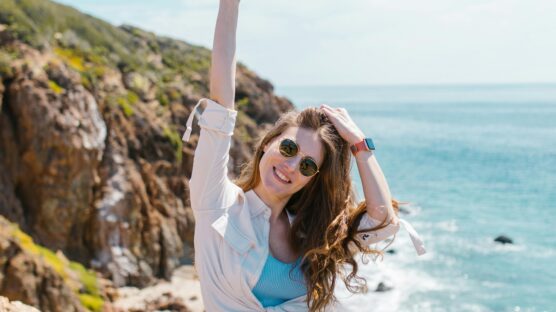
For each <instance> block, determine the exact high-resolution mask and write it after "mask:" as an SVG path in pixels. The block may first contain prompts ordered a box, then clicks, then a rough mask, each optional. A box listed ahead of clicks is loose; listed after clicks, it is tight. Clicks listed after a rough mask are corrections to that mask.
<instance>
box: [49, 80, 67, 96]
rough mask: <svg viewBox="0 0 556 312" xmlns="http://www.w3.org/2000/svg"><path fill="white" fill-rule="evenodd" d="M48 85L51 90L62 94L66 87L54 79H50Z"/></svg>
mask: <svg viewBox="0 0 556 312" xmlns="http://www.w3.org/2000/svg"><path fill="white" fill-rule="evenodd" d="M48 86H49V87H50V90H52V91H54V93H56V94H62V93H63V92H64V88H62V87H60V86H59V85H58V84H57V83H56V81H54V80H48Z"/></svg>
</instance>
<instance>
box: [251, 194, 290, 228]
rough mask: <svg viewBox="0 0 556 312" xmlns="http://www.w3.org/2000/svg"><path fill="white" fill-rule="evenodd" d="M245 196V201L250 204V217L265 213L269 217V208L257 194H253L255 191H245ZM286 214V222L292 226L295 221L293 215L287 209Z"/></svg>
mask: <svg viewBox="0 0 556 312" xmlns="http://www.w3.org/2000/svg"><path fill="white" fill-rule="evenodd" d="M245 196H246V197H247V199H248V200H249V203H250V206H251V207H250V210H251V216H252V217H256V216H258V215H259V214H261V213H265V212H266V213H267V214H268V215H269V216H270V212H271V209H270V207H268V206H267V205H266V204H265V203H264V202H263V201H262V199H261V198H260V197H259V195H257V193H255V190H253V189H251V190H249V191H247V192H246V193H245ZM286 214H287V215H288V221H290V226H291V225H292V224H293V220H294V219H295V215H294V214H291V213H290V212H289V211H288V210H287V209H286Z"/></svg>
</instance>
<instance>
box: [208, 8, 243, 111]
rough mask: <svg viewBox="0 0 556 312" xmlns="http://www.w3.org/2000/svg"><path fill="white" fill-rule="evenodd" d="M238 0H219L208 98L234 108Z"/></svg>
mask: <svg viewBox="0 0 556 312" xmlns="http://www.w3.org/2000/svg"><path fill="white" fill-rule="evenodd" d="M238 11H239V0H220V7H219V9H218V18H217V20H216V29H215V30H214V42H213V46H212V65H211V68H210V98H211V99H212V100H214V101H216V102H218V103H220V104H221V105H223V106H224V107H226V108H229V109H234V98H235V86H236V84H235V77H236V30H237V19H238Z"/></svg>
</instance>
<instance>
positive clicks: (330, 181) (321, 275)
mask: <svg viewBox="0 0 556 312" xmlns="http://www.w3.org/2000/svg"><path fill="white" fill-rule="evenodd" d="M289 127H301V128H305V129H311V130H314V131H316V132H317V133H318V134H319V137H320V139H321V142H322V144H323V147H324V151H325V152H324V161H323V163H322V165H321V167H320V168H319V170H320V171H319V173H318V174H317V175H315V176H314V177H313V178H312V179H311V180H310V181H309V182H308V184H307V185H305V187H303V189H301V190H299V191H298V192H296V193H295V194H293V195H292V196H291V198H290V199H289V201H288V203H287V204H286V206H285V209H287V210H288V211H289V212H290V213H292V214H295V215H296V218H295V221H294V222H293V224H292V227H291V231H290V233H289V243H290V245H291V246H292V248H293V250H294V251H295V252H296V253H297V254H298V255H302V256H303V258H302V261H301V270H302V272H303V275H304V277H305V280H306V283H307V307H308V308H309V311H311V312H313V311H323V310H324V309H325V307H326V306H328V305H329V304H334V303H336V302H337V299H336V297H335V296H334V288H335V285H336V278H337V277H338V275H339V273H341V274H340V276H341V278H342V280H343V282H344V283H345V285H346V288H347V289H348V290H349V291H350V292H352V293H360V292H366V291H367V286H366V280H365V279H364V278H362V277H359V276H357V270H358V265H357V262H356V261H355V255H356V254H357V253H358V252H361V253H362V256H368V255H371V254H374V255H376V256H381V257H382V256H383V252H382V251H379V250H376V249H371V248H369V247H368V246H366V245H363V244H361V243H360V242H359V241H358V240H357V239H356V238H355V236H356V235H357V234H359V233H361V232H363V231H369V230H378V229H381V228H384V227H386V226H387V225H388V224H387V222H386V221H387V220H384V221H383V222H382V223H381V224H379V225H378V226H376V227H374V228H371V229H362V230H358V226H359V223H360V221H361V218H362V217H363V215H364V214H365V213H366V211H367V210H366V204H365V201H363V202H361V203H359V204H358V203H356V199H355V192H354V189H353V186H352V181H351V177H350V168H351V152H350V149H349V146H348V143H347V142H346V141H345V140H343V139H342V137H341V136H340V135H339V133H338V132H337V131H336V128H335V127H334V126H333V124H332V123H331V122H330V121H329V120H328V118H327V117H326V115H325V114H324V113H323V112H322V111H321V110H320V109H317V108H312V107H311V108H307V109H305V110H303V111H301V112H296V111H291V112H288V113H286V114H284V115H282V117H281V118H280V119H279V120H278V121H277V122H276V124H275V125H274V127H272V128H271V129H270V130H269V131H268V132H267V133H266V135H264V137H263V138H262V139H261V140H260V142H259V144H258V145H257V146H258V147H257V150H256V152H255V155H254V157H253V158H252V159H251V160H250V161H249V162H248V163H247V164H246V165H245V166H244V168H243V169H242V171H241V174H240V176H239V178H238V179H237V180H236V181H235V183H236V184H237V185H238V186H239V187H241V188H242V189H243V191H245V192H247V191H249V190H251V189H253V188H255V186H257V185H258V183H260V181H261V177H260V172H259V163H260V161H261V158H262V157H263V154H264V151H263V148H264V146H265V145H266V144H268V143H269V142H271V141H272V139H273V138H275V137H277V136H279V135H280V134H282V133H283V132H284V131H285V130H286V129H288V128H289ZM392 205H393V206H394V211H395V213H396V214H398V212H399V208H398V201H396V200H394V199H392ZM323 233H324V235H323ZM345 264H348V265H350V266H351V272H350V273H349V274H346V272H344V271H343V270H342V267H344V265H345Z"/></svg>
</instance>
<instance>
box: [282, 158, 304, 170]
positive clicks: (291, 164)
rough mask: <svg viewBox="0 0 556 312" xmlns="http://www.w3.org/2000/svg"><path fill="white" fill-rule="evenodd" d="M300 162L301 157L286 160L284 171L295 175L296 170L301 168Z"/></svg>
mask: <svg viewBox="0 0 556 312" xmlns="http://www.w3.org/2000/svg"><path fill="white" fill-rule="evenodd" d="M299 161H300V159H299V156H294V157H289V158H286V160H285V161H284V170H287V171H288V173H290V174H292V173H295V168H297V166H299Z"/></svg>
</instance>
